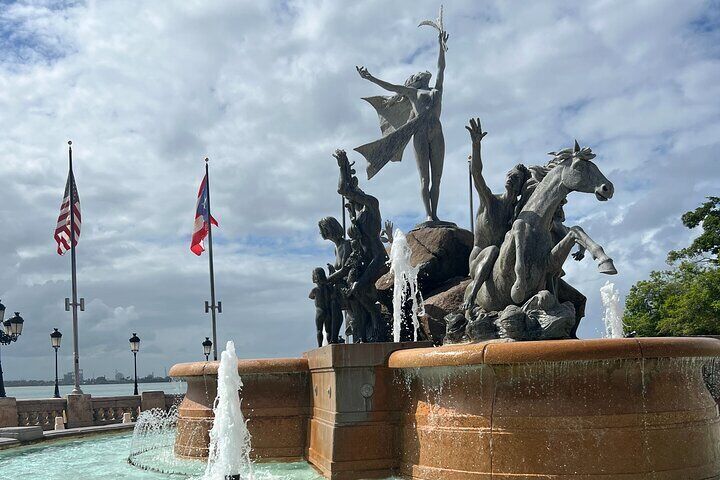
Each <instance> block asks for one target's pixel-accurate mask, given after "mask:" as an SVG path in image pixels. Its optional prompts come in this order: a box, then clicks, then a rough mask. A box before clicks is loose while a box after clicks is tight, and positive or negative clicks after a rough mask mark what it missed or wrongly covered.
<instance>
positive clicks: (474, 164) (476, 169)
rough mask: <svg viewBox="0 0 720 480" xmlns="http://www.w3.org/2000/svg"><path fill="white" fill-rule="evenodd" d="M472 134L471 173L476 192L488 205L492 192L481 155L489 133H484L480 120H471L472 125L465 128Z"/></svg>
mask: <svg viewBox="0 0 720 480" xmlns="http://www.w3.org/2000/svg"><path fill="white" fill-rule="evenodd" d="M465 128H466V129H467V130H468V132H470V139H471V140H472V157H471V161H470V172H471V173H472V178H473V183H474V184H475V190H477V192H478V195H480V198H481V199H482V201H483V202H485V204H486V205H487V204H488V202H489V201H490V199H491V197H492V192H491V191H490V188H488V186H487V183H485V178H484V177H483V174H482V167H483V166H482V158H481V155H480V143H481V141H482V139H483V137H484V136H485V135H487V132H483V131H482V127H481V126H480V119H479V118H471V119H470V125H468V126H465Z"/></svg>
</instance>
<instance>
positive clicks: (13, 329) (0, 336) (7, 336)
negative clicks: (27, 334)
mask: <svg viewBox="0 0 720 480" xmlns="http://www.w3.org/2000/svg"><path fill="white" fill-rule="evenodd" d="M4 318H5V305H3V304H2V303H0V323H2V327H3V328H2V332H0V345H10V344H11V343H12V342H17V339H18V338H19V337H20V335H21V334H22V331H23V324H24V323H25V320H23V318H22V317H21V316H20V313H19V312H15V316H14V317H11V318H8V319H7V320H5V321H3V319H4ZM4 397H5V382H4V379H3V371H2V364H0V398H4Z"/></svg>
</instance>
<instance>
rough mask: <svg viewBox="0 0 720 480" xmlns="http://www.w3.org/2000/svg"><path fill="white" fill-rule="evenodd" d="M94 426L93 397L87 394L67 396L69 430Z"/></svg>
mask: <svg viewBox="0 0 720 480" xmlns="http://www.w3.org/2000/svg"><path fill="white" fill-rule="evenodd" d="M92 425H93V408H92V397H91V395H89V394H86V393H80V394H72V393H71V394H69V395H68V396H67V426H68V428H76V427H90V426H92Z"/></svg>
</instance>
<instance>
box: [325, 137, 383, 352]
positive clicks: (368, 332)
mask: <svg viewBox="0 0 720 480" xmlns="http://www.w3.org/2000/svg"><path fill="white" fill-rule="evenodd" d="M334 157H335V158H336V160H337V163H338V166H339V167H340V178H339V181H338V193H339V194H340V195H342V196H343V197H345V198H346V199H347V203H348V209H349V210H350V217H351V226H350V228H349V231H348V233H349V235H350V247H351V253H350V255H349V257H348V259H347V261H346V262H345V263H344V265H343V266H342V268H341V269H340V270H338V271H337V272H335V273H334V274H333V275H336V274H337V275H338V276H341V277H344V278H345V280H346V283H347V288H346V289H345V291H344V297H345V298H346V299H347V301H348V303H349V305H350V309H351V311H352V316H353V322H354V323H353V338H354V340H355V341H361V342H378V341H385V340H386V337H387V328H386V326H385V325H384V322H383V318H382V315H381V311H380V306H379V304H378V293H377V289H376V288H375V282H376V281H377V280H378V279H379V278H380V277H381V276H382V274H383V273H385V271H386V270H387V265H386V263H387V260H388V256H387V252H386V251H385V248H384V246H383V244H382V241H381V240H380V231H381V229H382V219H381V216H380V205H379V202H378V200H377V198H375V197H373V196H372V195H369V194H367V193H365V192H363V191H362V189H360V187H358V180H357V177H356V176H355V170H354V169H353V168H352V164H351V163H350V161H349V160H348V158H347V155H346V154H345V152H344V151H343V150H336V151H335V154H334Z"/></svg>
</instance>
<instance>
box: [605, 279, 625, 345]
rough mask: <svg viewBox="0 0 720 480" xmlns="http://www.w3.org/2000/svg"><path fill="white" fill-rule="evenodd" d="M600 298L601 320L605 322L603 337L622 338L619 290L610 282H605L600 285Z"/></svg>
mask: <svg viewBox="0 0 720 480" xmlns="http://www.w3.org/2000/svg"><path fill="white" fill-rule="evenodd" d="M600 297H601V298H602V304H603V309H604V311H605V313H604V314H603V322H604V323H605V338H623V336H624V326H623V321H622V317H623V315H622V306H621V304H620V292H619V291H618V289H617V288H615V284H614V283H612V282H609V281H608V282H605V285H603V286H602V287H600Z"/></svg>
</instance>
